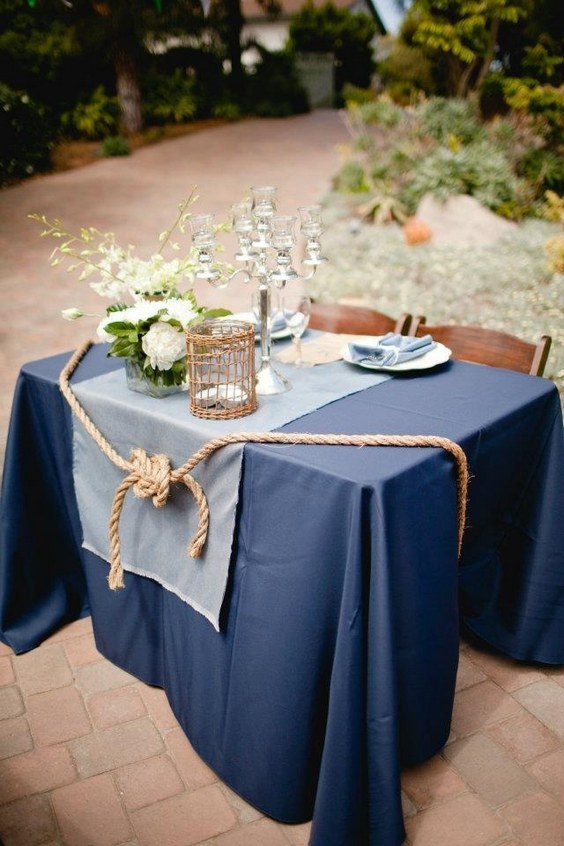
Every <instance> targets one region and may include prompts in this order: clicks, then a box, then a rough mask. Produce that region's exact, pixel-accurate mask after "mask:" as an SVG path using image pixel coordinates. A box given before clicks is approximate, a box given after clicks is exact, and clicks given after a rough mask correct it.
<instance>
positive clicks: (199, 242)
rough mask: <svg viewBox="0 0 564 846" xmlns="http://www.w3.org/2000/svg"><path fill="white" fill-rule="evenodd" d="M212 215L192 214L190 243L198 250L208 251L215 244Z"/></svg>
mask: <svg viewBox="0 0 564 846" xmlns="http://www.w3.org/2000/svg"><path fill="white" fill-rule="evenodd" d="M213 222H214V215H213V214H194V215H192V217H191V218H190V228H191V230H192V242H193V244H194V246H195V247H196V248H197V249H198V250H206V249H207V250H209V249H210V248H212V247H213V245H214V243H215V229H214V225H213Z"/></svg>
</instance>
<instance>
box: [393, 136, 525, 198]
mask: <svg viewBox="0 0 564 846" xmlns="http://www.w3.org/2000/svg"><path fill="white" fill-rule="evenodd" d="M519 188H520V186H519V182H518V179H517V177H516V176H515V175H514V173H513V171H512V168H511V165H510V163H509V161H508V160H507V158H506V156H505V155H504V153H503V152H502V151H501V150H499V149H498V148H497V147H495V146H494V145H493V144H492V143H491V142H490V141H486V140H484V141H476V142H474V143H472V144H468V145H467V146H464V147H460V148H459V149H457V150H451V149H448V148H446V147H437V148H436V149H435V150H433V151H432V152H431V153H430V154H429V155H428V156H425V157H424V158H422V159H420V160H419V161H418V162H417V163H416V165H415V167H414V170H413V172H412V174H411V177H410V179H409V180H408V182H407V184H406V185H405V187H404V188H403V190H402V192H401V197H402V200H403V201H404V203H405V204H406V206H407V207H408V208H409V209H410V210H412V211H415V209H416V207H417V204H418V203H419V201H420V200H421V199H422V197H423V196H424V195H425V194H427V193H431V194H434V195H435V196H436V197H438V198H439V199H441V200H446V199H447V198H448V197H449V196H451V195H453V194H470V195H471V196H473V197H475V198H476V199H477V200H478V201H479V202H480V203H482V205H484V206H486V207H487V208H490V209H492V211H495V212H500V211H502V210H505V211H507V210H508V209H509V208H510V207H511V208H513V207H514V205H515V204H516V203H517V202H518V200H519Z"/></svg>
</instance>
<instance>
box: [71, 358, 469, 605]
mask: <svg viewBox="0 0 564 846" xmlns="http://www.w3.org/2000/svg"><path fill="white" fill-rule="evenodd" d="M91 346H92V341H88V342H87V343H86V344H84V345H83V346H82V347H81V348H80V349H78V350H77V351H76V352H75V353H74V355H73V356H72V357H71V359H70V360H69V362H68V364H67V365H66V367H64V368H63V370H62V372H61V375H60V378H59V385H60V388H61V391H62V393H63V396H64V397H65V399H66V400H67V402H68V403H69V405H70V407H71V409H72V411H73V412H74V414H75V415H76V417H77V418H78V420H80V422H81V423H82V425H83V426H84V428H85V429H86V431H87V432H88V434H89V435H90V436H91V437H92V438H93V440H94V441H95V442H96V443H97V444H98V446H99V447H100V449H101V450H102V452H103V453H104V455H106V456H107V458H109V459H110V461H112V462H113V463H114V464H115V465H116V466H117V467H119V468H120V469H121V470H124V471H125V472H127V474H128V475H127V476H126V477H125V478H124V479H123V481H122V482H121V483H120V484H119V485H118V487H117V489H116V492H115V495H114V500H113V503H112V510H111V514H110V522H109V535H110V572H109V575H108V584H109V586H110V587H111V588H112V590H115V589H116V588H119V587H123V586H124V581H123V568H122V565H121V545H120V539H119V521H120V517H121V512H122V508H123V502H124V500H125V496H126V494H127V491H128V490H129V489H130V488H133V492H134V494H135V496H138V497H140V498H148V497H151V499H152V501H153V505H154V506H155V507H156V508H162V507H163V506H164V505H165V504H166V502H167V499H168V497H169V494H170V486H171V485H173V484H177V483H180V482H181V483H182V484H184V485H185V486H186V488H187V489H188V490H189V491H190V492H191V493H192V495H193V497H194V499H195V501H196V504H197V505H198V528H197V530H196V534H195V535H194V537H193V538H192V541H191V542H190V544H189V546H188V550H187V551H188V555H189V556H190V557H191V558H198V557H199V556H200V555H201V553H202V550H203V548H204V545H205V543H206V539H207V534H208V528H209V508H208V504H207V500H206V495H205V493H204V491H203V489H202V487H201V485H200V484H199V482H197V481H196V479H194V477H193V476H192V475H191V471H192V470H193V469H194V468H195V467H196V466H197V465H198V464H199V463H200V462H201V461H204V460H205V459H206V458H209V456H210V455H212V454H213V453H214V452H215V451H216V450H218V449H221V447H224V446H227V445H229V444H236V443H264V444H310V445H311V444H314V445H318V444H319V445H330V446H356V447H363V446H393V447H397V446H400V447H437V448H440V449H444V450H445V451H446V452H448V453H449V454H450V455H451V456H452V457H453V459H454V461H455V465H456V472H457V503H458V555H459V556H460V552H461V548H462V537H463V534H464V526H465V521H466V500H467V493H468V478H469V476H468V462H467V460H466V455H465V454H464V451H463V449H462V448H461V447H460V446H459V445H458V444H457V443H455V442H454V441H451V440H450V439H449V438H442V437H439V436H436V435H323V434H312V433H308V432H305V433H302V432H240V433H234V434H231V435H224V436H223V437H220V438H214V439H213V440H211V441H208V442H207V443H206V444H204V446H203V447H201V449H199V450H197V452H195V453H194V455H192V456H191V457H190V458H189V459H188V461H186V462H185V463H184V464H183V465H182V466H181V467H178V468H177V469H176V470H173V469H172V468H171V466H170V460H169V458H168V456H166V455H163V454H159V455H147V453H146V452H145V450H143V449H133V450H132V451H131V456H130V460H129V461H127V460H126V459H124V458H122V456H121V455H119V453H117V452H116V451H115V450H114V448H113V447H112V446H111V444H110V443H109V442H108V441H107V440H106V438H104V436H103V435H102V433H101V432H100V431H99V430H98V428H97V427H96V426H95V424H94V423H93V422H92V420H91V419H90V417H89V416H88V415H87V413H86V411H85V410H84V409H83V407H82V406H81V405H80V403H79V402H78V400H77V398H76V396H75V395H74V393H73V391H72V390H71V388H70V385H69V379H70V377H71V376H72V374H73V372H74V371H75V369H76V368H77V366H78V364H79V363H80V361H81V360H82V359H83V358H84V356H85V354H86V352H87V351H88V350H89V349H90V347H91Z"/></svg>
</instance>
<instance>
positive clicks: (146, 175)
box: [0, 112, 564, 846]
mask: <svg viewBox="0 0 564 846" xmlns="http://www.w3.org/2000/svg"><path fill="white" fill-rule="evenodd" d="M346 141H347V138H346V134H345V132H344V129H343V127H342V126H341V124H340V122H339V119H338V116H337V115H336V113H331V112H316V113H314V114H313V115H308V116H304V117H299V118H293V119H290V120H288V121H261V122H259V123H257V122H254V121H249V122H245V123H241V124H235V125H233V126H227V127H222V128H217V129H213V130H209V131H206V132H205V133H202V134H200V135H192V136H188V137H187V138H184V139H178V140H176V141H170V142H166V143H163V144H161V145H158V146H155V147H151V148H145V149H144V150H141V151H139V152H138V153H136V154H135V155H134V156H132V157H131V158H129V159H114V160H107V161H101V162H100V163H98V164H95V165H91V166H89V167H87V168H84V169H82V170H80V171H72V172H68V173H64V174H59V175H55V176H49V177H42V178H39V179H34V180H32V181H30V182H28V183H26V184H25V185H21V186H17V187H15V188H11V189H9V190H7V191H4V192H0V220H1V227H0V280H1V284H2V308H3V320H2V324H1V328H0V376H1V377H2V381H1V382H0V384H1V385H2V388H1V390H0V402H1V404H0V423H1V424H2V427H3V437H4V436H5V430H6V425H7V419H8V412H9V408H10V404H11V397H12V392H13V386H14V383H15V379H16V376H17V373H18V371H19V368H20V367H21V365H22V364H23V363H24V362H25V361H28V360H30V359H34V358H40V357H43V356H46V355H50V354H52V353H56V352H63V351H65V350H70V349H72V348H74V347H75V346H77V345H78V344H79V343H80V342H81V341H82V340H84V338H85V337H86V336H88V334H89V333H90V332H91V329H92V326H91V325H86V324H85V323H82V324H81V323H80V322H77V323H74V324H68V323H64V322H63V321H61V319H60V317H59V310H60V309H61V308H64V307H67V306H70V305H73V304H77V305H80V306H81V307H83V308H84V309H85V310H92V311H96V310H99V307H100V301H99V299H98V298H97V297H96V296H95V295H92V296H91V297H88V295H87V291H86V289H84V288H82V287H81V285H80V284H78V283H77V282H76V280H75V279H74V278H72V277H67V276H61V275H58V274H57V273H56V272H55V271H53V270H52V269H51V268H50V267H49V265H48V264H47V261H46V255H47V252H48V245H47V244H46V243H45V242H44V241H41V240H40V239H39V238H38V237H37V232H38V229H37V225H36V224H34V223H33V222H31V221H29V220H27V218H26V214H27V213H29V212H32V211H41V212H45V213H46V214H48V215H54V216H57V215H58V216H60V217H62V219H63V221H64V222H65V223H68V224H69V226H71V225H72V226H77V225H97V226H99V227H100V228H107V229H111V230H113V231H115V232H116V233H117V234H118V235H119V237H120V239H123V240H129V241H131V242H135V243H144V242H147V241H148V240H149V239H154V236H155V233H158V232H160V231H161V230H162V229H164V228H166V226H167V225H168V223H169V222H170V219H171V216H172V214H173V213H174V209H175V205H176V203H177V202H178V200H179V199H180V198H181V197H182V196H184V195H185V194H187V193H188V191H189V189H190V187H191V186H192V184H194V183H197V184H198V186H199V189H200V194H201V196H202V200H201V201H200V203H199V206H200V207H201V209H202V210H204V209H207V208H209V209H210V210H212V211H217V212H218V214H222V213H225V210H226V209H227V208H228V206H229V204H230V202H232V201H233V200H234V199H237V198H238V196H239V195H241V194H242V193H243V192H244V190H245V189H246V188H247V186H248V185H249V184H250V183H253V182H254V183H257V182H265V181H267V182H274V184H277V185H278V186H280V189H281V191H280V193H281V196H282V198H283V200H284V201H285V206H286V207H287V210H291V209H292V208H295V206H296V205H298V204H303V203H307V202H313V201H315V200H316V199H317V198H318V197H319V196H321V195H322V194H323V192H324V191H325V190H326V189H327V187H328V180H329V178H330V176H331V174H332V173H334V171H335V170H336V168H337V166H338V162H339V156H338V152H337V148H336V145H337V144H340V143H346ZM243 176H244V179H243ZM204 295H205V296H208V295H209V296H210V297H211V294H209V292H204V291H202V295H201V298H202V299H203V297H204ZM248 298H249V289H248V288H244V287H241V288H240V289H239V290H235V291H230V292H227V296H226V295H225V293H224V292H221V300H222V302H228V303H229V304H230V305H232V307H234V308H241V307H247V303H248ZM403 787H404V802H405V805H404V809H405V815H406V824H407V830H408V844H409V846H517V845H518V844H520V846H562V843H564V668H555V669H547V668H538V667H528V666H523V665H518V664H516V663H515V662H513V661H510V660H507V659H504V658H500V657H497V656H494V655H492V654H489V653H487V652H485V651H483V650H480V649H478V648H476V647H475V646H473V645H470V644H468V643H462V644H461V653H460V671H459V677H458V685H457V695H456V700H455V708H454V716H453V724H452V734H451V738H450V740H449V743H448V744H447V746H446V747H445V749H444V750H443V753H442V754H441V755H438V756H436V757H435V758H433V759H432V760H431V761H429V762H427V763H425V764H423V765H421V766H419V767H415V768H413V769H411V770H407V771H405V772H404V774H403ZM308 835H309V825H307V824H306V825H301V826H286V825H281V824H279V823H275V822H273V821H272V820H269V819H266V818H264V817H262V816H261V815H260V814H259V813H258V812H257V811H255V810H254V809H253V808H251V807H250V806H249V805H247V804H245V803H244V802H243V801H242V800H241V799H239V798H238V797H237V796H235V795H234V794H233V793H232V792H231V791H230V790H229V789H228V788H227V787H226V786H225V785H223V784H221V783H220V782H219V781H218V780H217V778H216V777H215V775H214V774H213V773H212V772H211V771H210V770H209V769H208V767H206V766H205V764H203V762H202V761H201V760H200V759H199V758H198V757H197V756H196V754H195V753H194V751H193V750H192V748H191V746H190V744H189V743H188V741H187V740H186V738H185V736H184V734H183V732H182V731H181V729H180V728H179V726H178V725H177V723H176V721H175V719H174V717H173V715H172V713H171V711H170V708H169V706H168V703H167V701H166V697H165V696H164V694H163V692H162V691H160V690H158V689H154V688H150V687H148V686H146V685H144V684H142V683H141V682H139V681H137V680H136V679H135V678H133V677H131V676H129V675H128V674H126V673H124V672H123V671H121V670H119V669H118V668H116V667H115V666H114V665H112V664H110V663H109V662H108V661H106V660H105V659H103V658H102V656H101V655H100V654H99V653H98V652H97V651H96V647H95V644H94V638H93V634H92V628H91V625H90V621H89V619H86V620H81V621H78V622H76V623H73V624H72V625H70V626H68V627H66V628H65V629H63V630H62V631H60V632H57V633H56V634H55V635H53V636H52V637H51V638H49V639H48V640H47V641H46V642H45V643H44V644H42V646H41V647H39V648H38V649H35V650H33V651H32V652H29V653H27V654H25V655H20V656H14V655H13V654H12V653H11V651H10V650H9V649H8V648H7V647H5V646H3V645H1V644H0V838H1V839H2V841H3V843H4V846H197V844H207V846H306V844H307V841H308ZM342 846H350V844H342Z"/></svg>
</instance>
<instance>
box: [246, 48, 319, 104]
mask: <svg viewBox="0 0 564 846" xmlns="http://www.w3.org/2000/svg"><path fill="white" fill-rule="evenodd" d="M255 46H256V48H257V50H258V52H259V54H260V57H261V61H260V63H259V64H258V65H256V67H255V68H254V72H253V73H251V74H250V75H249V76H248V77H247V80H246V96H245V103H244V108H245V110H246V112H247V114H252V115H258V116H259V117H288V116H289V115H295V114H300V113H303V112H307V111H309V103H308V98H307V94H306V92H305V89H304V88H303V86H302V84H301V82H300V80H299V78H298V74H297V72H296V69H295V66H294V59H293V56H292V55H291V54H289V53H287V52H284V51H270V50H266V49H265V48H264V47H261V46H260V45H258V44H257V45H255Z"/></svg>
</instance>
